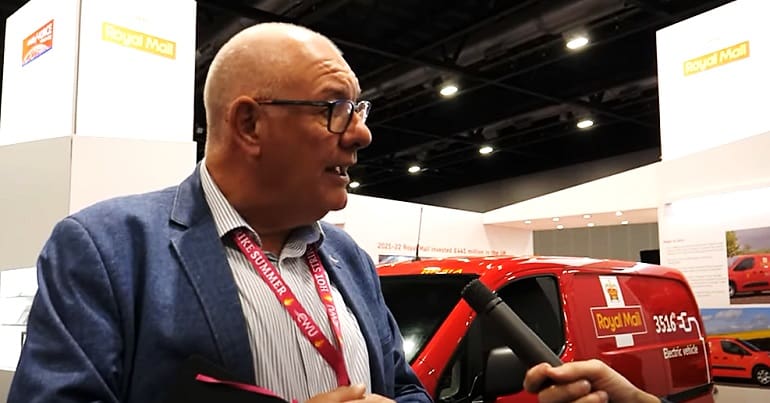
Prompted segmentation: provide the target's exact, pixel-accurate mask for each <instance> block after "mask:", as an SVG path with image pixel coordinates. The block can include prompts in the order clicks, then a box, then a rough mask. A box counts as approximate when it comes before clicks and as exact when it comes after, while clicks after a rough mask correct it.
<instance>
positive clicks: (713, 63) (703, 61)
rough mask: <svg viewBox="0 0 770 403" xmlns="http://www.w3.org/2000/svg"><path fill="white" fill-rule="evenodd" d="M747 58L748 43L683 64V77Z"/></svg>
mask: <svg viewBox="0 0 770 403" xmlns="http://www.w3.org/2000/svg"><path fill="white" fill-rule="evenodd" d="M747 57H749V41H745V42H741V43H739V44H736V45H733V46H728V47H726V48H724V49H719V50H717V51H714V52H711V53H708V54H705V55H703V56H700V57H696V58H694V59H690V60H688V61H686V62H684V75H685V76H690V75H693V74H697V73H701V72H704V71H706V70H710V69H713V68H715V67H719V66H724V65H725V64H728V63H732V62H735V61H738V60H741V59H746V58H747Z"/></svg>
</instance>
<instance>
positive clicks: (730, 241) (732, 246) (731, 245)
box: [725, 231, 741, 257]
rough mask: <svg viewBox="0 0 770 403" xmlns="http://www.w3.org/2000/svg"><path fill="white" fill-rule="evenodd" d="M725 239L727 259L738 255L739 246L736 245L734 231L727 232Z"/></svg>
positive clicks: (739, 251)
mask: <svg viewBox="0 0 770 403" xmlns="http://www.w3.org/2000/svg"><path fill="white" fill-rule="evenodd" d="M725 237H726V238H727V257H733V256H736V255H740V254H741V245H740V244H739V243H738V237H737V236H736V235H735V231H727V233H726V234H725Z"/></svg>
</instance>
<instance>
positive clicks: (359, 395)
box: [307, 384, 366, 403]
mask: <svg viewBox="0 0 770 403" xmlns="http://www.w3.org/2000/svg"><path fill="white" fill-rule="evenodd" d="M364 392H366V385H363V384H358V385H351V386H340V387H338V388H337V389H334V390H332V391H331V392H326V393H321V394H320V395H315V396H313V397H312V398H310V400H308V401H307V403H340V402H349V401H351V400H359V399H363V398H364Z"/></svg>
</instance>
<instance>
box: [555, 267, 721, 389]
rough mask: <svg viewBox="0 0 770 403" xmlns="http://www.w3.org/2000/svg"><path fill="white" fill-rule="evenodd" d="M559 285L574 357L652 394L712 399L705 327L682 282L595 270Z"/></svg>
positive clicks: (689, 293) (575, 274) (693, 301)
mask: <svg viewBox="0 0 770 403" xmlns="http://www.w3.org/2000/svg"><path fill="white" fill-rule="evenodd" d="M563 282H564V284H565V285H564V293H565V298H567V301H566V305H565V306H566V307H567V310H568V312H567V313H568V314H567V317H568V318H569V321H568V322H567V331H568V333H569V334H570V339H571V341H572V342H573V343H574V345H575V359H576V360H582V359H589V358H599V359H601V360H602V361H604V362H606V363H607V364H609V365H610V366H611V367H613V368H615V369H616V370H617V371H618V372H620V373H621V374H623V375H624V376H625V377H626V378H628V379H629V380H630V381H631V382H632V383H633V384H635V385H636V386H637V387H639V388H641V389H643V390H646V391H648V392H649V393H652V394H654V395H656V396H672V397H675V399H672V400H674V401H704V402H706V401H711V402H713V397H712V396H711V395H710V391H711V387H712V386H711V375H710V373H709V370H710V369H709V365H708V362H709V361H708V360H709V358H708V349H707V346H706V339H705V333H704V329H703V324H702V321H701V319H700V312H699V310H698V306H697V304H696V302H695V299H694V297H693V295H692V293H691V292H690V289H689V287H688V286H687V284H686V283H684V282H682V281H679V280H678V279H675V278H673V277H672V278H668V277H663V276H651V275H641V274H636V273H635V272H627V273H615V272H611V271H598V270H597V271H594V272H588V271H584V272H580V271H578V272H575V273H574V274H573V275H572V276H571V277H570V278H566V279H564V280H563Z"/></svg>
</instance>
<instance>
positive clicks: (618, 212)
mask: <svg viewBox="0 0 770 403" xmlns="http://www.w3.org/2000/svg"><path fill="white" fill-rule="evenodd" d="M615 215H616V216H618V217H620V216H622V215H623V212H622V211H616V212H615Z"/></svg>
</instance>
